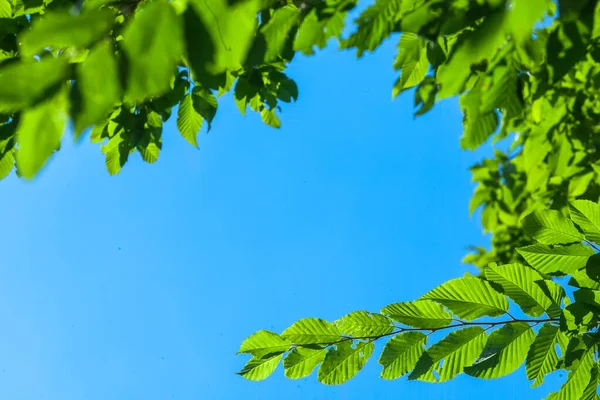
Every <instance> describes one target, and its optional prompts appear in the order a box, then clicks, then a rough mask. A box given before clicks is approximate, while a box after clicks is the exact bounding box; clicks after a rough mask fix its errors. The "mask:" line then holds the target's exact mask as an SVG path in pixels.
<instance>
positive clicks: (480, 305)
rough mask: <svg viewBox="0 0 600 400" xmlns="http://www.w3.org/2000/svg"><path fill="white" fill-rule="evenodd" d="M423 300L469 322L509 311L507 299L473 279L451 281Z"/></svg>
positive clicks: (485, 284) (488, 286)
mask: <svg viewBox="0 0 600 400" xmlns="http://www.w3.org/2000/svg"><path fill="white" fill-rule="evenodd" d="M421 300H433V301H435V302H438V303H440V304H442V305H444V306H446V307H448V309H449V310H450V311H452V312H453V313H454V314H456V315H457V316H458V317H460V318H462V319H465V320H468V321H470V320H473V319H476V318H479V317H482V316H484V315H488V316H490V317H497V316H499V315H502V314H504V313H506V311H508V301H507V300H506V297H504V296H503V295H501V294H500V293H498V292H496V291H495V290H494V289H493V288H492V287H491V286H490V284H489V283H487V282H485V281H483V280H481V279H478V278H472V277H464V278H457V279H452V280H449V281H448V282H446V283H443V284H441V285H440V286H438V287H437V288H435V289H433V290H431V291H429V292H428V293H426V294H425V295H424V296H422V297H421Z"/></svg>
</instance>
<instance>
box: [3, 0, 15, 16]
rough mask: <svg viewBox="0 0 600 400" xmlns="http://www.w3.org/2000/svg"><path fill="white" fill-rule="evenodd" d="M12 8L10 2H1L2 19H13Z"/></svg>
mask: <svg viewBox="0 0 600 400" xmlns="http://www.w3.org/2000/svg"><path fill="white" fill-rule="evenodd" d="M12 13H13V12H12V6H11V4H10V3H9V2H8V0H0V18H12Z"/></svg>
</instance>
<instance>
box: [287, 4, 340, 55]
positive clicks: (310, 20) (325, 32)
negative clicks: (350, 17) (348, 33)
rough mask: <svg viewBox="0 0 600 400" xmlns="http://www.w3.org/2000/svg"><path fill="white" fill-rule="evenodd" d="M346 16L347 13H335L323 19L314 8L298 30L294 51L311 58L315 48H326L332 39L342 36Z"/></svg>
mask: <svg viewBox="0 0 600 400" xmlns="http://www.w3.org/2000/svg"><path fill="white" fill-rule="evenodd" d="M346 14H347V13H346V12H335V13H333V14H332V15H330V16H326V17H325V16H323V17H322V16H319V14H318V13H317V10H316V9H314V8H313V9H312V10H311V11H310V12H309V13H308V15H307V16H306V17H305V18H304V20H303V21H302V24H301V25H300V28H298V33H297V34H296V39H295V40H294V50H297V51H300V52H302V53H304V54H306V55H307V56H310V55H312V54H314V50H313V47H314V46H317V47H318V48H319V49H322V48H324V47H325V46H326V45H327V41H328V40H329V39H330V38H332V37H339V36H340V35H341V34H342V29H343V28H344V19H345V18H346Z"/></svg>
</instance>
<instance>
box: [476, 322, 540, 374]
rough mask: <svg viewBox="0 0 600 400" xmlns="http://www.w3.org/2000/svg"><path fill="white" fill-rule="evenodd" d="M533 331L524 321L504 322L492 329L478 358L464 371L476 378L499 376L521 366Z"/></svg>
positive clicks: (532, 336)
mask: <svg viewBox="0 0 600 400" xmlns="http://www.w3.org/2000/svg"><path fill="white" fill-rule="evenodd" d="M534 339H535V333H534V332H533V330H532V329H531V327H530V326H529V325H528V324H526V323H524V322H515V323H512V324H506V325H504V326H503V327H501V328H500V329H498V330H495V331H493V332H492V333H491V334H490V336H489V338H488V341H487V344H486V346H485V348H484V349H483V352H482V353H481V355H480V357H479V359H478V360H477V361H476V362H475V364H473V366H471V367H467V368H465V373H466V374H467V375H471V376H474V377H477V378H483V379H493V378H500V377H503V376H506V375H508V374H510V373H511V372H514V371H515V370H516V369H517V368H519V367H520V366H521V364H522V363H523V361H525V357H526V356H527V352H528V351H529V347H530V346H531V344H532V343H533V341H534Z"/></svg>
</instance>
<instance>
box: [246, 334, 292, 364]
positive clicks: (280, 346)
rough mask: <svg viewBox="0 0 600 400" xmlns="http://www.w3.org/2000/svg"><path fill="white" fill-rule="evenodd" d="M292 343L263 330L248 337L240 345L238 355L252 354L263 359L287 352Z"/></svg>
mask: <svg viewBox="0 0 600 400" xmlns="http://www.w3.org/2000/svg"><path fill="white" fill-rule="evenodd" d="M290 346H291V343H290V342H289V341H288V340H286V339H284V338H282V337H281V336H279V335H278V334H276V333H274V332H270V331H265V330H261V331H258V332H256V333H253V334H252V335H250V336H248V337H247V338H246V339H245V340H244V341H243V342H242V344H241V345H240V349H239V350H238V354H243V353H245V354H252V355H253V356H254V357H258V358H260V357H262V356H264V355H267V354H273V353H282V352H285V351H287V350H288V349H289V348H290Z"/></svg>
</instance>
